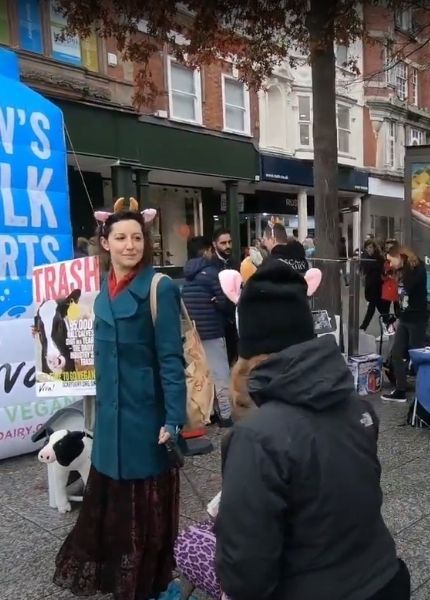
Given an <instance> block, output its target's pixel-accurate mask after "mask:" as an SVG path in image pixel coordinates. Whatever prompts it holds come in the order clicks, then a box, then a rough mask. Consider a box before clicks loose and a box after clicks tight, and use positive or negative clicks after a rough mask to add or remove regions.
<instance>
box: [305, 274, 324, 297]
mask: <svg viewBox="0 0 430 600" xmlns="http://www.w3.org/2000/svg"><path fill="white" fill-rule="evenodd" d="M304 278H305V281H306V283H307V284H308V296H309V297H310V296H313V295H314V294H315V292H316V291H317V289H318V288H319V286H320V284H321V280H322V273H321V271H320V270H319V269H309V270H308V271H306V273H305V275H304Z"/></svg>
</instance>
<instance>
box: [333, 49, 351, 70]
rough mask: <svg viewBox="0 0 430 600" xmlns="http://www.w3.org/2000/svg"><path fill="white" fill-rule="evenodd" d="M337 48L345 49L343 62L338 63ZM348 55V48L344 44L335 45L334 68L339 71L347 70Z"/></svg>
mask: <svg viewBox="0 0 430 600" xmlns="http://www.w3.org/2000/svg"><path fill="white" fill-rule="evenodd" d="M339 48H345V58H346V60H345V61H344V62H339V60H338V50H339ZM348 55H349V47H348V46H346V45H345V44H339V45H336V54H335V56H336V66H337V67H338V68H339V69H348Z"/></svg>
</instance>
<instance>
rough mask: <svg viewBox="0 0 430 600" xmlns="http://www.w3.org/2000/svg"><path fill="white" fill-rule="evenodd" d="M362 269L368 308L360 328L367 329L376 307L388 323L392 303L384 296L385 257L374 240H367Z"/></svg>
mask: <svg viewBox="0 0 430 600" xmlns="http://www.w3.org/2000/svg"><path fill="white" fill-rule="evenodd" d="M361 258H362V262H361V271H362V273H363V274H364V297H365V299H366V301H367V303H368V304H367V310H366V314H365V316H364V319H363V322H362V323H361V326H360V329H361V330H362V331H366V330H367V328H368V327H369V325H370V322H371V320H372V319H373V316H374V314H375V311H376V309H378V312H379V314H380V315H382V317H383V319H384V323H388V313H389V311H390V303H389V302H388V301H387V300H383V298H382V277H383V272H384V257H383V255H382V252H381V250H380V248H379V246H378V245H377V244H376V242H374V241H373V240H367V241H366V243H365V244H364V251H363V254H362V257H361Z"/></svg>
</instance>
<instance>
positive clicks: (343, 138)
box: [337, 104, 351, 154]
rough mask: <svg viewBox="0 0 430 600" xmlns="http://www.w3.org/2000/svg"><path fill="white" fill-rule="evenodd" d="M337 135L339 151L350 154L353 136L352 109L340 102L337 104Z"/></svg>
mask: <svg viewBox="0 0 430 600" xmlns="http://www.w3.org/2000/svg"><path fill="white" fill-rule="evenodd" d="M337 137H338V147H339V152H343V153H345V154H349V152H350V144H349V139H350V137H351V116H350V109H349V108H348V107H347V106H342V105H341V104H338V106H337Z"/></svg>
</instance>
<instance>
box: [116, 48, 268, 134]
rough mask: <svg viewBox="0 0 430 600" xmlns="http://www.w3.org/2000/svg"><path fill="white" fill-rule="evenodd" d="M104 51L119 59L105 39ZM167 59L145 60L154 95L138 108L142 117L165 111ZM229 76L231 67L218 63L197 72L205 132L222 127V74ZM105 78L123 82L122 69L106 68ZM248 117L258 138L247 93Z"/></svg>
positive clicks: (255, 115)
mask: <svg viewBox="0 0 430 600" xmlns="http://www.w3.org/2000/svg"><path fill="white" fill-rule="evenodd" d="M106 52H112V53H114V54H116V55H117V56H118V58H120V54H119V52H118V51H117V50H116V48H115V43H114V42H113V40H106ZM166 68H167V56H166V55H165V53H164V52H163V50H160V51H159V52H157V53H156V54H154V55H153V56H152V57H151V59H150V61H149V70H150V72H151V74H152V80H153V82H154V84H155V86H156V89H157V95H156V97H155V98H154V99H153V101H152V102H146V103H144V104H143V105H142V106H141V107H140V112H141V113H142V114H149V115H154V113H155V112H156V111H158V110H163V111H167V112H168V110H169V95H168V87H167V73H166ZM138 71H139V68H138V65H134V74H135V76H136V75H137V73H138ZM223 73H226V74H231V73H232V65H231V64H230V63H227V62H223V61H220V62H218V63H215V64H211V65H203V66H202V69H201V82H202V115H203V125H204V127H206V128H208V129H212V130H215V131H222V130H223V128H224V115H223V102H222V74H223ZM107 74H108V76H109V77H112V78H113V79H115V80H117V81H118V82H121V81H124V67H123V65H122V64H121V61H120V60H119V61H118V66H117V67H109V66H108V67H107ZM250 117H251V134H252V135H253V136H255V137H258V127H259V118H258V98H257V94H256V92H255V91H252V90H251V91H250Z"/></svg>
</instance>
